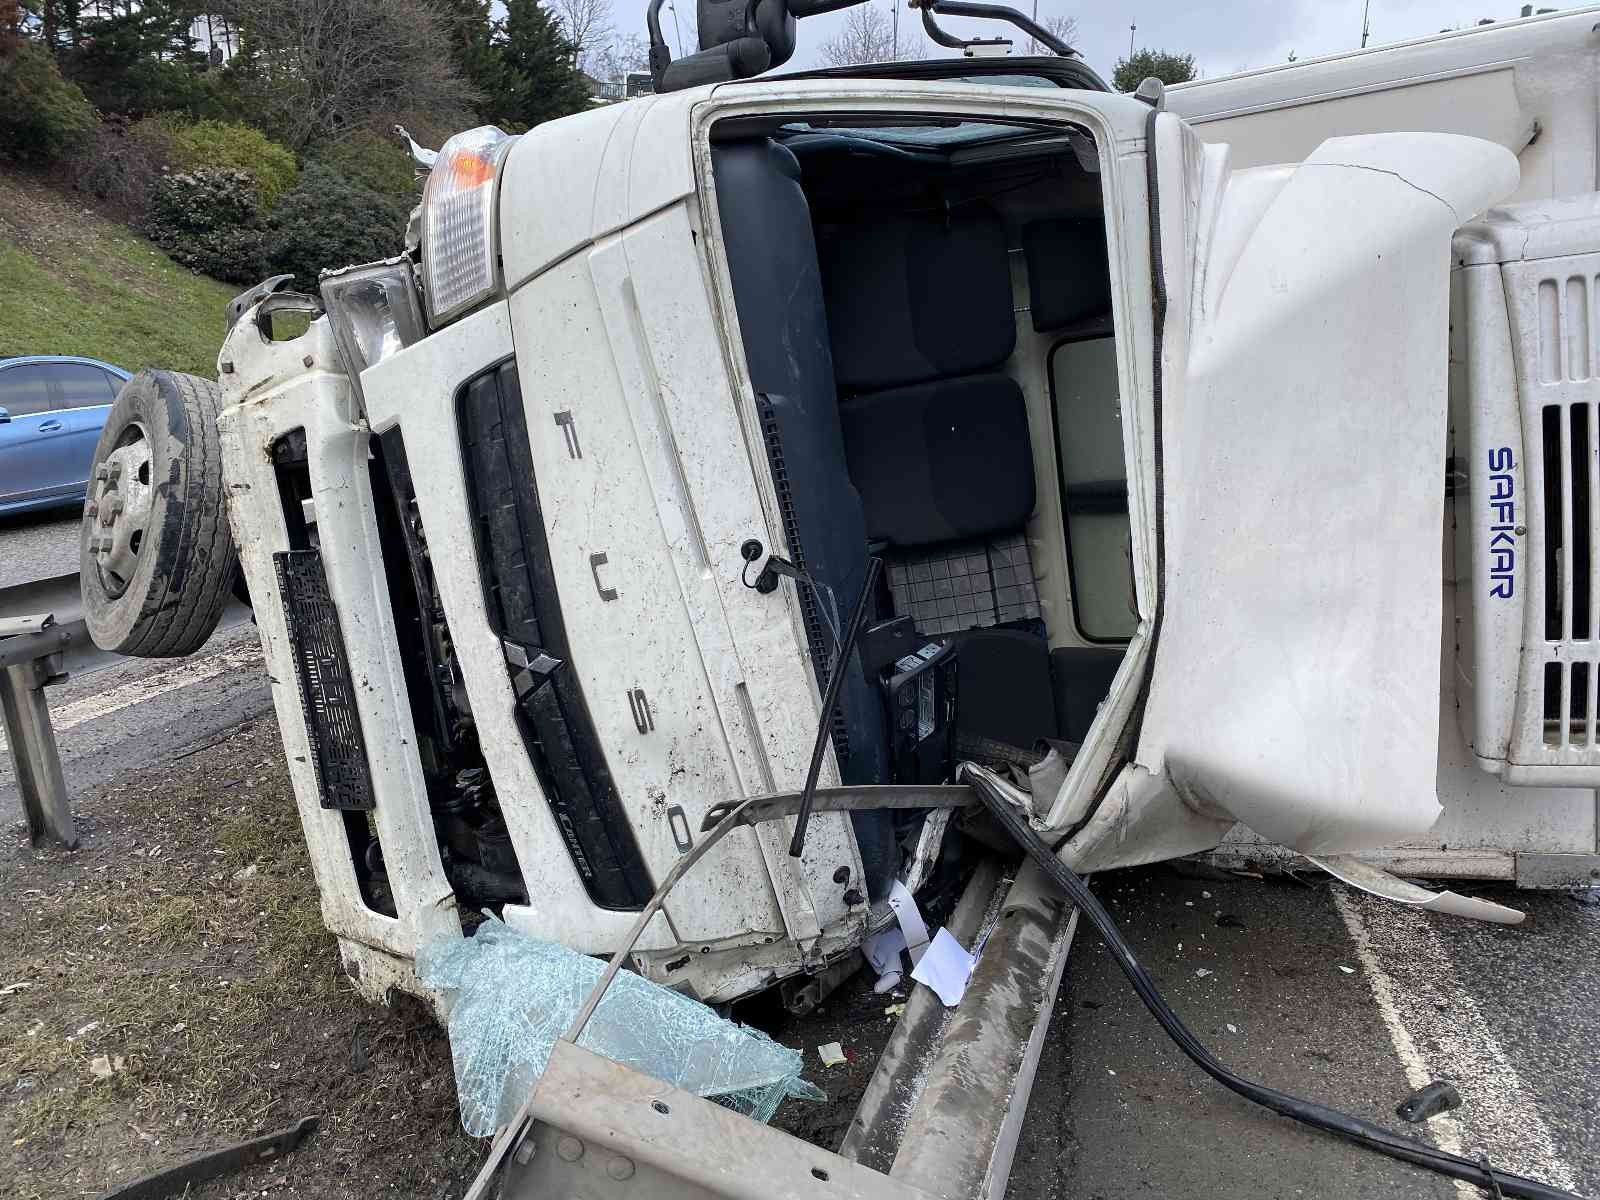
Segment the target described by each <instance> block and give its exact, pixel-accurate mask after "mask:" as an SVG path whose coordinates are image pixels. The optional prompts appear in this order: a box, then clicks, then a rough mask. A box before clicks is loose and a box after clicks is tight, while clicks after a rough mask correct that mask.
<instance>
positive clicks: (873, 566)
mask: <svg viewBox="0 0 1600 1200" xmlns="http://www.w3.org/2000/svg"><path fill="white" fill-rule="evenodd" d="M881 570H883V559H881V558H878V557H877V556H876V555H874V556H872V557H870V558H868V559H867V578H866V582H864V583H863V584H862V585H861V594H860V595H859V596H857V597H856V607H855V611H854V612H852V613H851V614H850V625H849V627H848V628H846V629H845V631H844V638H843V639H842V640H841V641H840V643H839V649H838V652H837V653H836V654H834V656H833V668H832V670H830V671H829V672H828V686H827V687H826V688H824V689H823V693H822V713H821V715H820V716H819V717H818V718H817V738H816V741H815V742H813V743H812V745H811V765H810V766H809V767H808V768H807V769H806V785H805V787H804V788H803V789H801V792H800V811H799V812H797V813H796V814H795V818H794V836H793V837H791V838H790V839H789V857H790V858H799V857H800V855H801V853H802V852H803V851H804V850H805V847H806V826H807V825H809V824H810V823H811V805H812V804H813V803H814V802H815V800H816V798H817V776H818V774H819V773H820V772H821V771H822V755H823V753H824V752H825V751H826V750H827V748H828V728H829V726H831V725H832V724H833V709H834V705H836V704H838V703H839V689H840V688H841V687H842V686H843V685H844V674H845V672H846V671H848V670H849V669H850V658H851V656H852V655H853V654H854V653H855V648H856V641H857V640H858V639H859V638H860V637H861V629H862V627H863V626H864V625H865V624H866V623H867V612H868V611H869V610H870V609H871V608H872V597H873V594H874V593H875V592H876V591H877V588H878V572H879V571H881Z"/></svg>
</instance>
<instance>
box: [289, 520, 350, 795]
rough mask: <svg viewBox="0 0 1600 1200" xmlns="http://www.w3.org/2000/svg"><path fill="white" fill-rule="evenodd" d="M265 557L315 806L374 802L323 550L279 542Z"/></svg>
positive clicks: (346, 659) (348, 668) (348, 661)
mask: <svg viewBox="0 0 1600 1200" xmlns="http://www.w3.org/2000/svg"><path fill="white" fill-rule="evenodd" d="M272 561H273V565H274V566H275V567H276V568H277V572H278V588H279V590H280V591H281V592H282V594H283V606H284V614H285V621H286V624H287V625H288V628H289V647H290V651H291V652H292V653H293V655H294V667H295V676H296V678H297V679H298V680H299V683H300V707H301V709H302V711H303V712H304V714H305V719H306V732H307V734H308V735H309V737H310V740H311V761H312V765H313V766H314V767H315V768H316V773H317V789H318V791H319V792H320V793H321V799H322V807H323V808H336V809H342V810H345V811H365V810H368V809H372V808H375V807H376V802H375V801H374V799H373V795H372V779H371V777H370V775H369V774H368V772H367V746H366V741H365V740H364V739H363V738H362V736H361V718H360V715H359V714H358V713H357V712H356V700H355V689H354V688H353V687H352V686H351V682H350V660H349V659H348V658H347V657H346V655H345V648H344V635H343V634H342V633H341V632H340V630H339V614H338V612H337V611H336V610H335V609H334V606H333V597H332V596H330V595H329V594H328V577H327V574H326V573H325V572H324V571H323V569H322V555H321V554H320V553H318V552H317V551H316V550H280V551H278V552H277V553H276V554H274V555H273V556H272Z"/></svg>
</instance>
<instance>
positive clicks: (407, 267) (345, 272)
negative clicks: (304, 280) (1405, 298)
mask: <svg viewBox="0 0 1600 1200" xmlns="http://www.w3.org/2000/svg"><path fill="white" fill-rule="evenodd" d="M319 287H320V290H321V292H322V304H323V307H324V308H325V309H327V312H328V323H329V324H330V325H331V326H332V327H333V341H334V344H335V345H336V346H338V347H339V354H340V356H341V357H342V358H343V359H344V366H345V370H346V371H347V372H348V373H349V375H350V384H351V386H352V387H354V388H355V390H356V395H357V396H360V395H361V372H362V371H364V370H366V369H367V368H368V367H370V366H372V365H373V364H374V363H379V362H382V361H383V360H384V359H386V358H388V357H389V356H390V355H391V354H394V353H395V352H396V351H399V350H403V349H404V348H405V347H407V346H409V345H411V344H412V343H414V342H418V341H421V340H422V338H423V336H424V335H425V334H426V332H427V330H426V329H425V328H424V326H423V323H422V309H421V306H420V305H419V303H418V301H417V288H416V284H415V283H414V282H413V279H412V273H411V260H410V259H408V258H386V259H384V260H383V261H382V262H375V263H367V264H366V265H364V266H360V267H344V268H342V269H341V270H338V271H325V272H323V275H322V279H321V282H320V284H319ZM364 406H365V405H364V404H363V407H364Z"/></svg>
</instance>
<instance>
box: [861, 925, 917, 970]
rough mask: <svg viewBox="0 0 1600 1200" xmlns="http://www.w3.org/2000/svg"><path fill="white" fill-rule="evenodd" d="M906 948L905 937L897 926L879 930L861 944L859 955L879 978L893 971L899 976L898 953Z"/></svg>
mask: <svg viewBox="0 0 1600 1200" xmlns="http://www.w3.org/2000/svg"><path fill="white" fill-rule="evenodd" d="M905 948H906V935H905V934H904V933H903V932H901V929H900V927H899V926H898V925H891V926H889V928H887V929H880V930H879V931H878V932H877V933H875V934H873V935H872V936H871V937H869V938H868V939H867V940H866V941H864V942H862V943H861V953H862V954H864V955H866V957H867V962H868V963H869V964H870V965H871V966H872V969H873V970H874V971H875V972H877V973H878V974H879V975H880V976H881V975H886V974H888V973H889V972H890V971H893V972H894V973H895V974H896V975H898V974H900V951H902V950H904V949H905Z"/></svg>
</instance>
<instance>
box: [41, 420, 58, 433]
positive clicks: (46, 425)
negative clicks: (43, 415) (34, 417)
mask: <svg viewBox="0 0 1600 1200" xmlns="http://www.w3.org/2000/svg"><path fill="white" fill-rule="evenodd" d="M60 428H61V422H60V421H41V422H40V423H39V432H40V433H54V432H55V431H56V430H58V429H60Z"/></svg>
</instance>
